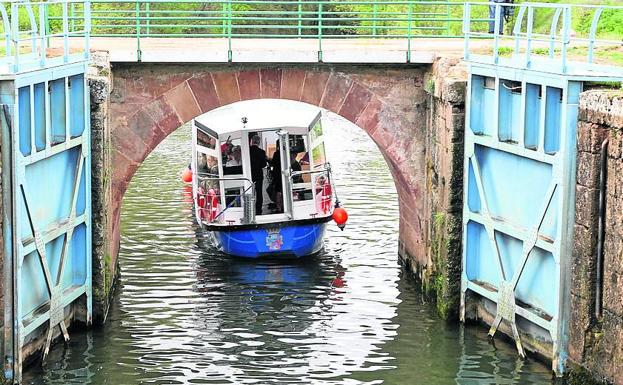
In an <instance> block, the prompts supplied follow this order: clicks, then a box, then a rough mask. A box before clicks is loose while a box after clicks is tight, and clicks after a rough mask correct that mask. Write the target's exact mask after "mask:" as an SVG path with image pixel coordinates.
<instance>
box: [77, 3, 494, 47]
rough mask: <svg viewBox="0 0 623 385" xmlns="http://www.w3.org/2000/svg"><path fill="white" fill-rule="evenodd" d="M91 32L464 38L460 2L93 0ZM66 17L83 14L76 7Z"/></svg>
mask: <svg viewBox="0 0 623 385" xmlns="http://www.w3.org/2000/svg"><path fill="white" fill-rule="evenodd" d="M92 3H93V7H92V10H91V16H92V17H91V21H92V28H93V36H94V37H125V38H128V37H130V38H134V39H136V41H137V51H138V52H139V55H140V52H141V42H142V41H145V39H151V40H152V41H153V40H154V39H165V38H182V37H183V38H215V39H224V40H226V41H227V42H228V50H229V52H230V58H231V50H232V41H234V40H238V39H250V38H271V39H284V38H288V39H293V38H295V39H301V40H315V41H316V44H317V46H318V53H319V58H320V59H321V57H322V49H323V45H322V43H323V40H327V39H368V40H378V39H392V40H401V41H404V42H405V45H406V47H405V48H406V50H407V52H410V49H411V41H412V40H413V39H417V38H424V37H425V38H452V37H454V38H457V37H462V36H463V33H462V24H463V6H464V5H463V3H461V2H457V1H428V0H346V1H330V0H268V1H264V0H215V1H211V2H203V1H194V0H178V1H163V0H136V1H128V0H107V1H105V0H94V1H92ZM476 13H477V12H474V14H473V17H474V19H473V20H472V23H475V24H479V27H478V28H476V29H477V30H483V31H484V30H485V29H486V25H487V22H488V18H487V17H488V13H487V12H485V11H483V12H481V14H480V15H478V16H477V15H476ZM70 20H72V21H75V22H77V23H79V22H80V20H83V15H82V14H81V13H80V12H79V11H75V12H73V11H72V13H71V15H70Z"/></svg>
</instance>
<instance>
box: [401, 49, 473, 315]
mask: <svg viewBox="0 0 623 385" xmlns="http://www.w3.org/2000/svg"><path fill="white" fill-rule="evenodd" d="M459 63H460V62H459V60H457V59H454V60H452V59H442V60H438V61H437V62H435V63H434V64H433V67H432V71H429V72H427V74H426V76H425V82H424V89H425V90H426V92H427V94H428V97H427V99H426V110H427V122H426V135H425V137H426V149H425V151H426V156H425V159H426V179H425V181H426V182H425V183H426V184H425V194H424V197H423V198H424V215H423V226H422V227H423V229H424V237H425V244H426V252H425V254H424V255H422V256H419V257H418V258H412V257H411V258H410V257H409V254H408V252H407V251H406V250H405V249H404V248H403V247H401V256H403V258H405V260H406V261H408V262H409V263H410V267H411V269H412V270H413V271H414V272H415V273H416V274H417V276H418V278H419V279H420V280H421V282H422V284H423V286H424V288H425V290H426V291H427V292H428V293H429V294H431V295H432V296H434V297H435V298H436V304H437V309H438V311H439V314H440V315H441V316H442V318H446V319H456V318H457V316H458V309H459V302H460V286H461V245H462V229H463V226H462V214H463V211H462V210H463V136H464V135H463V134H464V128H465V91H466V87H467V73H466V68H465V67H464V66H463V65H462V64H459ZM401 210H402V208H401ZM401 222H402V220H401ZM401 246H403V243H402V241H401Z"/></svg>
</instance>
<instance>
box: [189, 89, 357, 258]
mask: <svg viewBox="0 0 623 385" xmlns="http://www.w3.org/2000/svg"><path fill="white" fill-rule="evenodd" d="M278 103H279V104H278V108H276V107H275V105H276V104H275V101H274V100H272V101H271V100H266V99H264V100H254V101H246V102H239V103H235V104H231V105H228V106H225V107H221V108H218V109H216V110H213V111H210V112H208V113H206V114H203V115H201V116H199V117H197V118H195V119H194V121H193V124H192V127H193V139H192V148H193V151H192V163H191V170H192V184H193V200H194V207H195V210H194V211H195V216H196V219H197V222H198V223H199V225H200V226H201V227H202V228H204V229H205V230H207V231H208V232H209V234H210V238H211V242H212V243H213V244H214V246H215V247H216V248H218V249H220V250H222V251H223V252H225V253H227V254H230V255H234V256H239V257H246V258H260V257H297V258H298V257H302V256H305V255H310V254H314V253H316V252H318V251H319V250H320V249H321V248H322V245H323V236H324V233H325V227H326V224H327V222H329V221H330V220H331V219H332V218H333V219H335V220H336V222H337V223H338V226H340V228H343V226H344V225H345V223H346V220H347V217H348V216H347V214H346V211H344V209H343V208H340V207H339V201H337V198H336V194H335V188H334V186H333V185H332V183H333V178H332V175H331V167H330V165H329V163H328V162H327V160H326V155H325V145H324V135H323V130H322V123H321V117H322V113H321V111H320V110H319V109H318V108H312V107H310V106H309V105H305V104H302V103H298V102H288V101H279V102H278Z"/></svg>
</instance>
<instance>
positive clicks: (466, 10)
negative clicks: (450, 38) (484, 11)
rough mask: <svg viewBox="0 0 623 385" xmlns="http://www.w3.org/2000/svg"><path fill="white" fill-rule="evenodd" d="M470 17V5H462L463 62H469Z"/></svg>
mask: <svg viewBox="0 0 623 385" xmlns="http://www.w3.org/2000/svg"><path fill="white" fill-rule="evenodd" d="M471 15H472V9H471V4H470V3H465V4H463V37H464V46H463V57H464V58H465V60H469V34H470V33H471V24H470V20H471Z"/></svg>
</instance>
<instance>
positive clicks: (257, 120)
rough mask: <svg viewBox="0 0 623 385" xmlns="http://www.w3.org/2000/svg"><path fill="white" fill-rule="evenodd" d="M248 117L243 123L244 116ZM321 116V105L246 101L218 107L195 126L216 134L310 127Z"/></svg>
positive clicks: (268, 100) (279, 100)
mask: <svg viewBox="0 0 623 385" xmlns="http://www.w3.org/2000/svg"><path fill="white" fill-rule="evenodd" d="M243 118H247V123H246V124H243V123H242V119H243ZM318 119H320V108H318V107H315V106H312V105H310V104H307V103H302V102H297V101H293V100H283V99H257V100H247V101H242V102H237V103H233V104H229V105H227V106H223V107H219V108H217V109H214V110H212V111H209V112H206V113H205V114H203V115H200V116H198V117H196V118H195V125H196V126H197V127H199V128H201V129H202V130H203V131H206V132H207V133H209V134H212V135H214V136H219V135H223V134H228V133H231V132H234V131H266V130H275V129H279V128H283V129H286V128H305V129H310V128H311V127H312V126H313V125H314V124H316V122H317V121H318Z"/></svg>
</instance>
